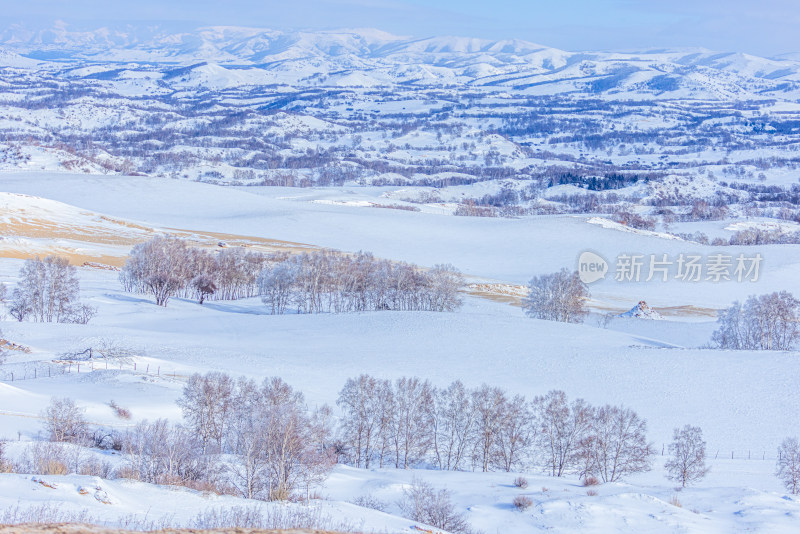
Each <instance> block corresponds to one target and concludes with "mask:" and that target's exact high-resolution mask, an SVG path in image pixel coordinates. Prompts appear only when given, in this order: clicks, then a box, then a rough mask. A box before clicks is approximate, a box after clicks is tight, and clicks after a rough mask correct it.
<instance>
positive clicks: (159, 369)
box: [158, 365, 161, 376]
mask: <svg viewBox="0 0 800 534" xmlns="http://www.w3.org/2000/svg"><path fill="white" fill-rule="evenodd" d="M158 376H161V366H160V365H159V366H158Z"/></svg>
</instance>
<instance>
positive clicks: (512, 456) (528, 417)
mask: <svg viewBox="0 0 800 534" xmlns="http://www.w3.org/2000/svg"><path fill="white" fill-rule="evenodd" d="M536 423H537V421H536V417H535V415H534V414H533V413H532V412H531V410H530V406H529V404H528V403H527V402H526V401H525V397H523V396H521V395H515V396H514V397H513V398H512V399H509V401H508V402H507V403H506V416H505V419H504V421H503V425H502V426H501V427H500V431H499V432H498V434H497V440H496V441H495V453H494V454H493V459H494V464H495V465H496V466H497V467H498V468H499V469H502V470H503V471H506V472H510V471H511V470H513V469H517V468H522V467H524V466H525V461H526V460H527V459H528V454H529V452H530V450H531V449H532V447H533V445H534V443H535V441H536V437H537V435H538V430H539V429H538V426H537V424H536Z"/></svg>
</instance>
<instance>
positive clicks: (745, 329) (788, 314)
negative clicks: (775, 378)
mask: <svg viewBox="0 0 800 534" xmlns="http://www.w3.org/2000/svg"><path fill="white" fill-rule="evenodd" d="M718 322H719V328H718V329H717V330H716V331H715V332H714V334H713V338H712V339H713V341H714V342H715V343H716V344H717V345H718V346H719V347H720V348H723V349H748V350H791V349H792V348H794V346H795V345H796V344H797V341H798V339H799V338H800V301H798V300H797V299H796V298H794V296H793V295H792V294H791V293H789V292H787V291H781V292H775V293H770V294H767V295H760V296H755V295H752V296H750V297H748V299H747V300H746V301H745V303H744V304H741V303H739V302H735V303H734V304H733V305H732V306H731V307H729V308H727V309H725V310H723V311H722V312H720V315H719V319H718Z"/></svg>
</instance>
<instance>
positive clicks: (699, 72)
mask: <svg viewBox="0 0 800 534" xmlns="http://www.w3.org/2000/svg"><path fill="white" fill-rule="evenodd" d="M0 46H2V47H3V48H4V49H5V50H3V51H0V67H2V66H4V67H12V68H32V67H37V66H38V67H39V68H42V69H45V70H58V69H61V70H65V71H67V72H68V73H69V74H70V75H71V76H91V77H95V78H100V77H105V78H106V79H115V78H116V79H124V78H125V77H126V76H131V74H130V71H131V70H133V71H142V70H145V71H153V72H159V73H160V74H157V75H156V76H157V77H161V78H163V79H165V80H172V81H173V82H175V81H178V82H185V83H187V84H189V85H195V86H200V87H207V88H213V89H220V88H227V87H240V86H246V85H272V84H279V85H281V84H286V85H300V86H364V87H372V86H391V85H394V84H412V85H426V86H427V85H441V86H452V85H457V86H474V87H485V88H496V89H503V88H507V89H509V90H513V91H515V92H520V91H522V92H528V93H531V94H553V93H570V92H581V93H596V94H612V95H613V94H617V95H619V97H621V98H625V97H627V96H641V97H648V98H652V97H657V98H660V97H665V98H714V99H731V98H733V99H749V98H759V99H761V98H780V99H792V100H794V99H797V98H798V97H800V57H799V56H798V55H792V54H789V55H785V56H781V57H777V58H771V59H770V58H761V57H757V56H751V55H747V54H741V53H720V52H714V51H710V50H705V49H689V50H687V49H682V50H644V51H641V52H626V53H606V52H603V53H601V52H567V51H564V50H558V49H555V48H549V47H546V46H542V45H539V44H535V43H531V42H527V41H520V40H501V41H492V40H485V39H473V38H463V37H432V38H426V39H415V38H408V37H401V36H396V35H391V34H388V33H385V32H382V31H379V30H374V29H355V30H338V31H319V32H282V31H273V30H265V29H257V28H242V27H222V26H220V27H206V28H200V29H198V30H196V31H192V32H177V33H172V32H167V31H163V30H159V29H157V28H155V29H153V28H149V29H147V28H145V29H141V28H130V29H128V30H125V31H123V30H111V29H105V28H104V29H99V30H95V31H71V30H69V29H68V28H66V27H56V28H53V29H49V30H38V31H32V30H26V29H25V28H22V27H11V28H8V29H6V30H5V31H3V32H0ZM76 65H79V66H81V67H85V66H87V65H103V66H104V67H103V68H96V69H92V70H91V71H90V72H87V71H86V69H85V68H84V69H83V70H81V71H72V72H69V69H71V68H74V67H75V66H76Z"/></svg>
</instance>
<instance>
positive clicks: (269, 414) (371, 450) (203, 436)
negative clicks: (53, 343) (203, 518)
mask: <svg viewBox="0 0 800 534" xmlns="http://www.w3.org/2000/svg"><path fill="white" fill-rule="evenodd" d="M177 403H178V405H179V406H180V408H181V410H182V414H183V421H182V422H181V423H179V424H175V423H171V422H169V421H167V420H166V419H158V420H155V421H147V420H143V421H141V422H139V423H138V424H137V425H135V426H134V427H132V428H130V429H128V430H127V431H125V432H119V431H116V430H109V429H107V428H104V427H97V428H94V429H92V428H91V426H90V425H89V423H88V422H87V421H86V419H85V417H84V410H83V409H81V408H79V407H78V406H77V405H76V403H75V402H74V401H72V400H71V399H58V398H54V399H52V401H51V403H50V405H49V406H48V407H47V409H46V410H45V411H44V412H43V413H42V414H41V417H42V419H43V420H44V422H45V428H46V430H47V433H48V438H49V440H50V441H49V442H36V443H34V446H33V448H32V449H30V451H28V452H27V453H26V455H25V456H24V457H23V458H22V460H20V462H19V465H15V464H13V462H9V461H8V460H6V459H4V458H3V457H2V443H1V442H0V467H3V469H4V470H7V471H17V472H32V473H41V474H67V473H70V472H76V473H80V474H92V475H95V476H102V477H104V478H112V477H116V478H130V479H135V480H140V481H143V482H149V483H154V484H168V485H183V486H187V487H192V488H195V489H202V490H208V491H214V492H217V493H220V494H231V495H239V496H241V497H244V498H249V499H260V500H287V499H291V498H295V497H298V496H299V494H298V493H299V492H301V491H302V492H304V493H305V497H306V498H309V492H310V489H311V488H313V487H315V486H316V485H318V484H320V483H322V482H323V481H324V480H325V479H326V477H327V476H328V474H329V472H330V471H331V469H332V468H333V467H334V465H335V464H336V463H345V464H350V465H353V466H355V467H358V468H364V469H370V468H375V467H379V468H384V467H394V468H398V469H409V468H427V469H439V470H449V471H458V470H472V471H484V472H485V471H504V472H509V471H522V470H536V471H541V472H544V473H546V474H547V475H550V476H554V477H561V476H565V475H577V476H579V477H580V478H581V479H582V480H583V482H584V484H585V485H594V484H598V483H601V482H614V481H619V480H623V479H625V478H626V477H628V476H630V475H633V474H636V473H641V472H645V471H649V470H650V469H651V467H652V464H653V460H654V456H655V450H654V448H653V445H652V443H650V442H649V441H648V440H647V423H646V421H645V420H644V419H642V418H641V417H639V416H638V415H637V414H636V412H634V411H633V410H631V409H629V408H626V407H622V406H612V405H604V406H592V405H590V404H589V403H587V402H586V401H584V400H582V399H576V400H572V401H570V400H569V399H568V398H567V395H566V394H565V393H564V392H563V391H558V390H553V391H550V392H548V393H547V394H545V395H541V396H536V397H534V398H532V399H530V400H526V399H525V397H523V396H521V395H513V396H512V395H510V394H509V393H508V392H506V391H505V390H503V389H502V388H499V387H494V386H490V385H487V384H483V385H481V386H479V387H476V388H467V387H465V386H464V385H463V384H462V383H461V382H460V381H455V382H453V383H451V384H450V385H449V386H447V387H442V388H438V387H435V386H433V385H432V384H431V383H430V382H429V381H427V380H422V379H420V378H417V377H401V378H398V379H396V380H394V381H391V380H387V379H379V378H375V377H372V376H370V375H366V374H363V375H360V376H358V377H353V378H350V379H348V380H347V381H346V383H345V385H344V387H343V388H342V389H341V391H340V392H339V396H338V399H337V402H336V403H337V405H338V406H339V408H340V410H341V413H340V414H339V416H338V417H336V416H334V413H333V410H332V408H331V407H329V406H328V405H322V406H320V407H317V408H315V409H314V410H309V408H308V406H307V405H306V403H305V399H304V397H303V394H302V393H300V392H298V391H296V390H294V389H293V388H292V387H291V386H290V385H289V384H287V383H286V382H284V381H283V380H281V379H280V378H277V377H272V378H267V379H265V380H264V381H263V382H261V383H257V382H255V381H254V380H252V379H249V378H245V377H241V378H238V379H234V378H232V377H231V376H229V375H227V374H224V373H219V372H209V373H206V374H205V375H200V374H195V375H193V376H191V377H190V378H189V379H188V381H187V383H186V385H185V386H184V389H183V394H182V396H181V397H180V398H179V399H178V401H177ZM109 406H111V407H112V409H114V410H115V412H116V414H117V415H118V416H119V417H121V418H123V419H129V418H130V417H131V414H130V412H129V411H128V410H126V409H124V408H122V407H120V406H118V405H116V404H115V403H114V402H113V401H112V402H111V403H110V404H109ZM59 444H71V445H70V446H72V445H79V446H94V447H98V448H108V449H115V450H118V451H121V452H123V453H124V454H125V464H124V465H123V466H122V467H119V468H117V469H116V470H115V469H113V468H112V467H111V466H110V465H100V464H97V463H96V461H94V462H93V461H92V460H90V459H88V458H81V453H80V447H78V448H72V449H69V448H64V447H59V446H58V445H59ZM668 450H669V456H668V459H667V461H666V463H665V464H664V468H665V470H666V476H667V478H668V479H670V480H672V481H675V482H677V483H679V484H680V485H681V486H683V487H685V486H687V485H690V484H692V483H695V482H697V481H699V480H701V479H702V478H703V477H705V475H706V474H707V473H708V472H709V468H708V466H707V465H706V443H705V441H704V440H703V433H702V430H701V429H700V428H699V427H695V426H691V425H685V426H683V427H681V428H676V429H675V431H674V435H673V441H672V442H671V443H670V444H669V447H668ZM776 476H778V477H779V478H780V479H781V481H782V482H783V483H784V485H785V486H786V488H787V490H789V491H791V492H792V493H793V494H797V493H800V445H798V442H797V439H796V438H787V439H786V440H784V441H783V442H782V443H781V446H780V447H779V448H778V461H777V463H776Z"/></svg>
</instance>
